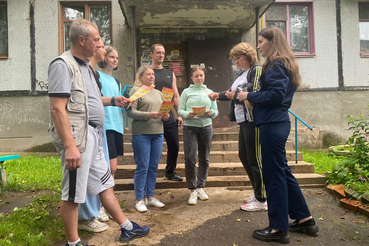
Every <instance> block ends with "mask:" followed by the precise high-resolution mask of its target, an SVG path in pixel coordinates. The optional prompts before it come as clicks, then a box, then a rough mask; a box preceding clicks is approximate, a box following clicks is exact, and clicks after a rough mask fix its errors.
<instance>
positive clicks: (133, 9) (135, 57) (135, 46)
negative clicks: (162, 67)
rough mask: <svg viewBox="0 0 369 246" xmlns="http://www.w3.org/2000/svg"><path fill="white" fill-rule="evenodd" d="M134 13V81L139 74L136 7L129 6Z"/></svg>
mask: <svg viewBox="0 0 369 246" xmlns="http://www.w3.org/2000/svg"><path fill="white" fill-rule="evenodd" d="M129 7H130V8H131V11H132V44H133V80H135V76H136V72H137V45H136V44H137V42H136V6H134V5H133V6H129Z"/></svg>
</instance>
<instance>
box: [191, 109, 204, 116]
mask: <svg viewBox="0 0 369 246" xmlns="http://www.w3.org/2000/svg"><path fill="white" fill-rule="evenodd" d="M192 112H195V113H196V116H200V115H204V114H205V112H206V107H193V108H192Z"/></svg>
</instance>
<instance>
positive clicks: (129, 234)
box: [119, 221, 150, 242]
mask: <svg viewBox="0 0 369 246" xmlns="http://www.w3.org/2000/svg"><path fill="white" fill-rule="evenodd" d="M131 223H132V225H133V228H132V230H130V231H128V230H126V229H123V228H121V229H120V230H121V231H122V233H121V234H120V238H119V241H121V242H129V241H131V240H132V239H134V238H136V237H143V236H145V235H146V234H147V233H149V231H150V228H149V227H148V226H143V227H141V226H139V225H137V224H136V223H135V222H132V221H131Z"/></svg>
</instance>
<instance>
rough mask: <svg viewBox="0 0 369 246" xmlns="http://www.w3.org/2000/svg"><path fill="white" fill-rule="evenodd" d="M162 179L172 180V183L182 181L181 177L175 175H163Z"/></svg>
mask: <svg viewBox="0 0 369 246" xmlns="http://www.w3.org/2000/svg"><path fill="white" fill-rule="evenodd" d="M164 179H166V180H173V181H183V178H182V177H181V176H179V175H178V174H176V173H173V174H165V175H164Z"/></svg>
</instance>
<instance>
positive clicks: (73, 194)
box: [49, 20, 150, 246]
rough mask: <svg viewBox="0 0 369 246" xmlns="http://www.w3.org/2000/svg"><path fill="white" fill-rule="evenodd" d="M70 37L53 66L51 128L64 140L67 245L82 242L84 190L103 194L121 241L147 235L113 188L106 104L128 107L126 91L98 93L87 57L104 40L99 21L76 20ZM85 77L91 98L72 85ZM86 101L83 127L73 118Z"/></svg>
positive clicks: (78, 245) (63, 211)
mask: <svg viewBox="0 0 369 246" xmlns="http://www.w3.org/2000/svg"><path fill="white" fill-rule="evenodd" d="M69 38H70V40H71V43H72V44H71V48H70V51H68V52H65V53H64V54H63V55H62V56H61V57H59V58H58V59H56V60H54V61H53V62H52V63H51V64H50V67H49V97H50V113H51V116H52V120H53V121H52V123H53V125H52V128H51V129H50V130H51V131H52V132H53V131H55V130H56V132H57V135H58V136H59V139H60V140H61V142H62V144H60V142H58V143H57V144H56V148H57V150H58V154H59V156H60V159H61V163H62V165H61V166H62V171H63V180H62V201H61V205H60V214H61V217H62V220H63V224H64V229H65V233H66V236H67V238H68V243H67V244H66V245H67V246H83V243H82V242H81V240H80V238H79V236H78V230H77V225H78V204H79V203H84V201H85V196H86V190H87V191H88V192H89V193H90V195H91V196H94V195H97V194H98V195H99V197H100V200H101V203H102V204H103V206H104V208H105V209H106V210H107V211H108V213H109V214H110V215H112V217H113V218H114V220H115V221H116V222H117V223H118V224H119V225H120V227H121V231H122V233H121V236H120V241H124V242H128V241H130V240H132V239H133V238H134V237H137V236H144V235H146V234H147V233H148V232H149V231H150V229H149V227H140V226H139V225H137V224H136V223H134V222H131V221H129V220H128V219H127V218H126V217H125V216H124V214H123V212H122V210H121V208H120V206H119V203H118V200H117V198H116V197H115V194H114V191H113V186H114V180H113V178H112V177H111V174H110V171H109V169H108V164H107V163H106V161H105V158H104V154H103V152H102V148H101V147H100V146H101V141H102V127H103V124H104V108H103V106H115V105H119V106H121V107H125V106H127V104H128V100H127V99H125V98H124V97H122V96H121V97H115V98H114V97H112V98H104V97H101V96H100V93H99V91H98V88H97V85H96V81H95V78H94V76H93V74H92V72H91V70H90V69H89V64H88V59H87V58H88V57H92V56H94V55H95V53H96V51H97V49H98V48H99V46H100V45H101V44H100V35H99V32H98V30H97V27H96V25H94V24H92V23H91V22H89V21H87V20H75V21H73V22H72V24H71V26H70V31H69ZM77 81H78V83H77ZM81 82H82V85H83V83H84V85H85V86H82V87H85V88H86V90H87V102H85V97H84V96H81V95H80V94H83V95H85V89H83V90H81V91H76V90H73V89H72V88H77V87H78V86H80V85H81ZM77 85H78V86H77ZM76 86H77V87H76ZM80 87H81V86H80ZM78 93H80V94H79V95H78ZM87 105H88V112H89V113H88V120H89V121H88V125H86V126H85V128H84V126H83V124H81V125H82V126H80V125H78V124H76V125H74V124H73V123H71V122H76V119H75V118H73V116H76V115H77V116H78V113H79V112H85V111H84V109H85V107H86V106H87ZM73 114H74V115H73ZM70 115H72V116H70ZM82 115H83V114H82ZM78 120H79V119H78V118H77V121H78ZM81 123H83V119H82V122H81ZM81 128H83V129H81ZM76 129H77V130H76ZM81 130H82V131H85V132H86V134H87V141H86V144H85V146H83V147H82V149H85V150H84V151H83V150H81V151H80V149H81V148H80V149H79V147H80V146H78V147H77V144H76V141H78V140H77V138H73V137H74V136H75V131H77V132H78V131H81ZM54 133H55V132H54ZM54 135H55V134H54Z"/></svg>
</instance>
